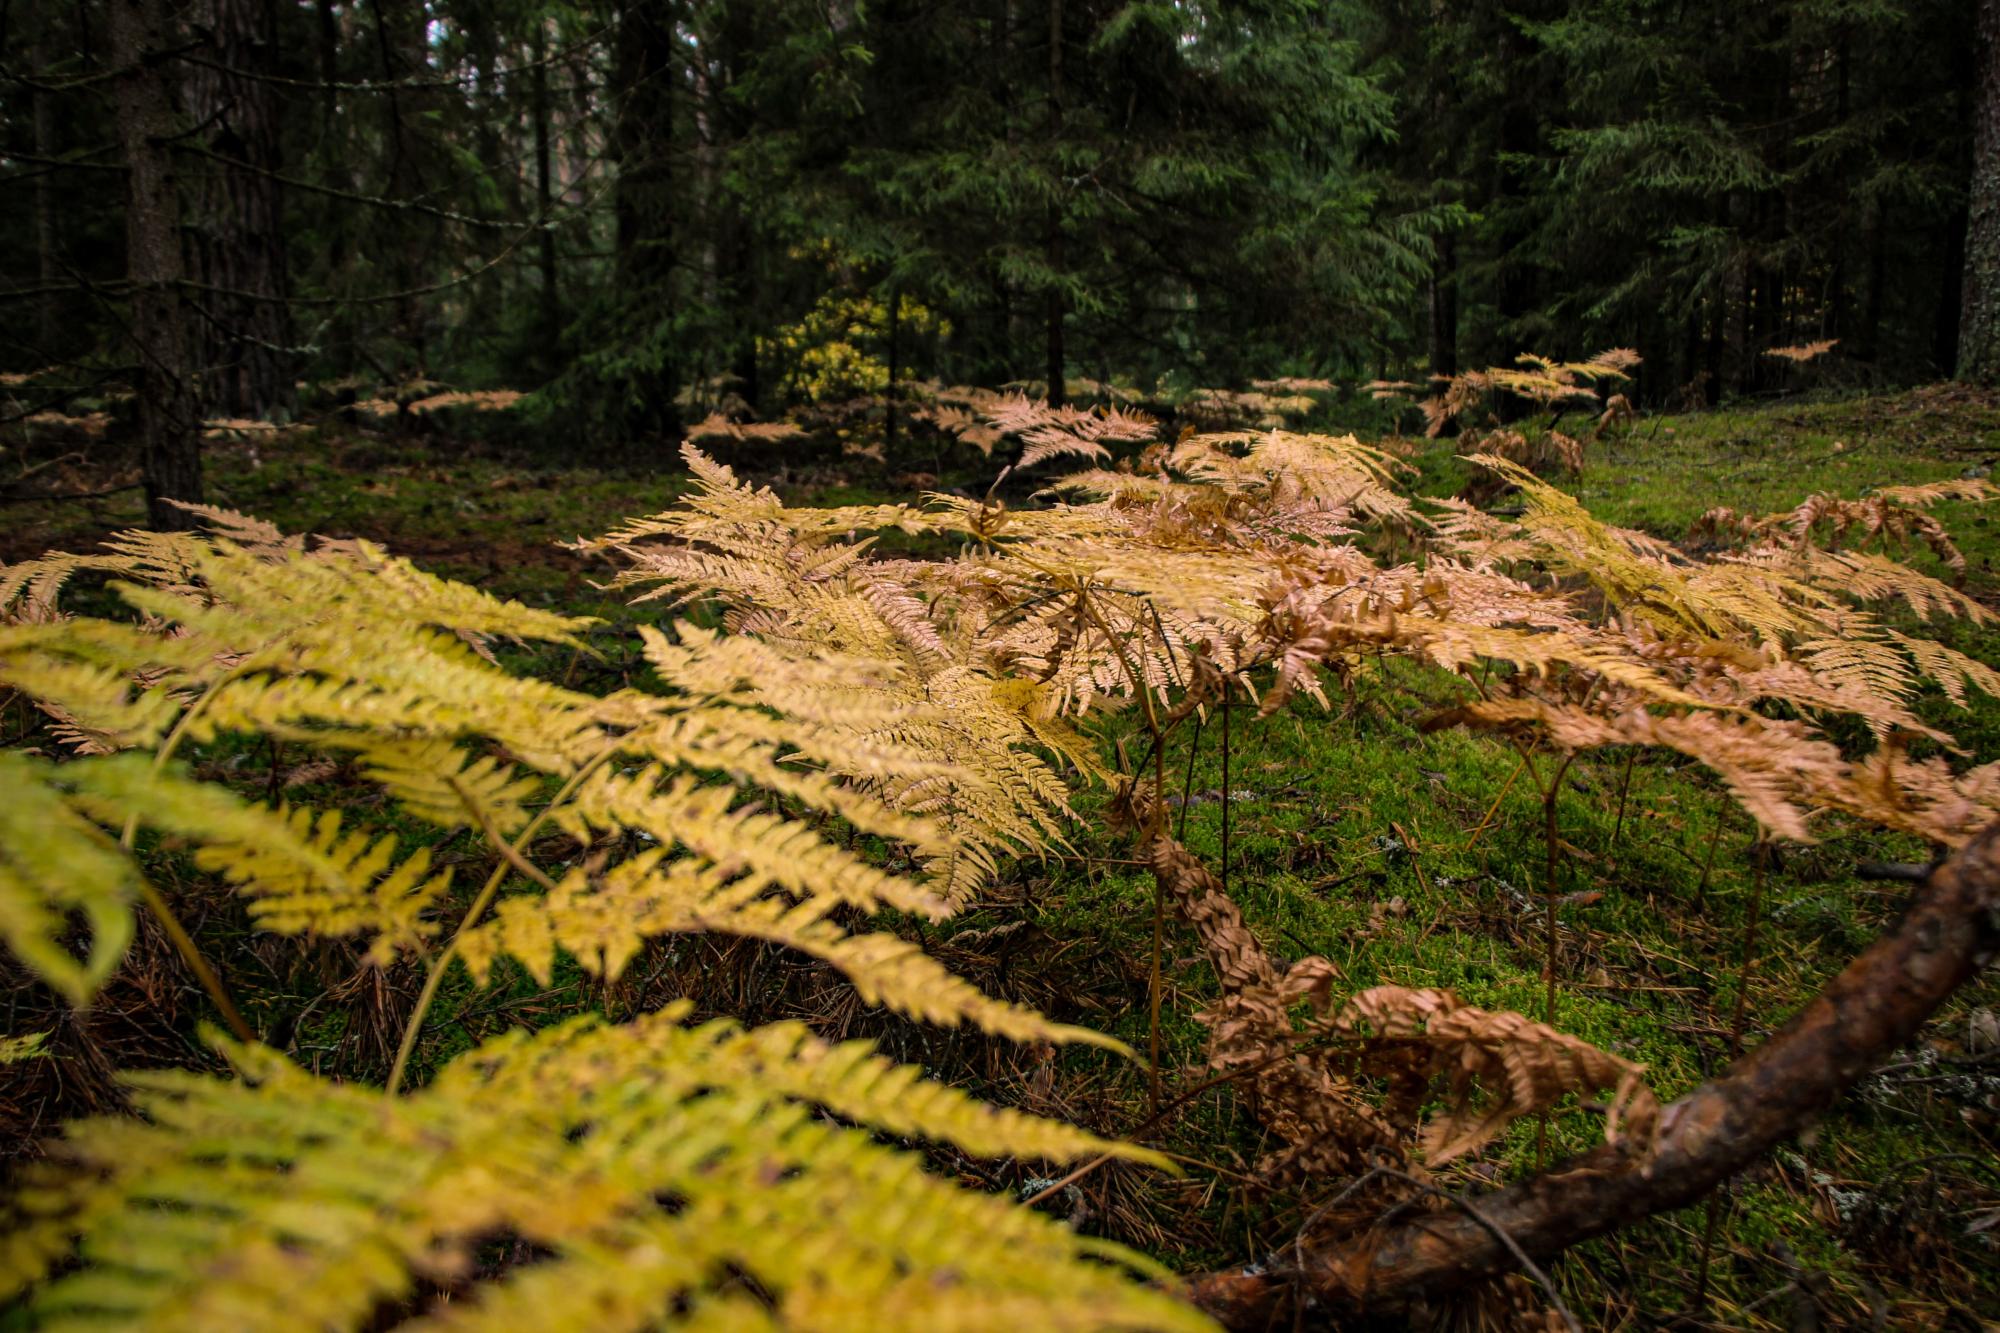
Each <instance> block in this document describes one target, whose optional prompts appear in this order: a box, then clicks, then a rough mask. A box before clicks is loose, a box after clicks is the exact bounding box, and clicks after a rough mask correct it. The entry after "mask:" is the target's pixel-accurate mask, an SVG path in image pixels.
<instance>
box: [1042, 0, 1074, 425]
mask: <svg viewBox="0 0 2000 1333" xmlns="http://www.w3.org/2000/svg"><path fill="white" fill-rule="evenodd" d="M1062 58H1063V0H1049V191H1050V195H1051V198H1050V201H1049V216H1048V245H1047V250H1048V262H1049V289H1048V292H1047V293H1046V294H1045V296H1044V297H1043V300H1044V303H1045V304H1044V315H1045V318H1046V320H1047V349H1046V350H1047V352H1048V381H1049V406H1050V407H1061V406H1062V405H1063V404H1064V403H1065V402H1066V401H1068V398H1069V390H1068V384H1067V379H1068V375H1067V371H1066V370H1065V365H1066V363H1067V360H1068V358H1067V357H1066V356H1064V354H1063V296H1062V288H1061V287H1060V286H1058V285H1057V284H1058V282H1059V280H1060V278H1061V276H1062V267H1063V234H1062V205H1061V204H1060V203H1058V202H1057V201H1056V196H1060V195H1061V193H1062V163H1061V161H1060V160H1059V159H1058V156H1057V154H1058V152H1059V145H1060V144H1061V142H1062V132H1063V68H1062V63H1063V62H1062Z"/></svg>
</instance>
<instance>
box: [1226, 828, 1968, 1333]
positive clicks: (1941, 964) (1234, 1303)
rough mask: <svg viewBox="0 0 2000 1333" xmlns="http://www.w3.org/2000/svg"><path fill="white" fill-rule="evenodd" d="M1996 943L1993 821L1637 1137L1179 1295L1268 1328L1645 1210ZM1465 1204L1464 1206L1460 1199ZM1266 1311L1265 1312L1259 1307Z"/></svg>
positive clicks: (1363, 1302) (1705, 1177) (1863, 1072)
mask: <svg viewBox="0 0 2000 1333" xmlns="http://www.w3.org/2000/svg"><path fill="white" fill-rule="evenodd" d="M1997 950H2000V823H1996V824H1994V825H1992V826H1989V827H1988V828H1987V829H1986V831H1985V832H1983V833H1981V834H1980V835H1979V836H1978V837H1977V838H1975V839H1973V841H1972V842H1971V843H1970V844H1968V845H1967V846H1966V847H1965V848H1964V849H1963V850H1961V851H1960V852H1958V854H1957V855H1955V856H1953V857H1952V858H1951V859H1950V860H1948V861H1946V862H1945V863H1944V864H1943V865H1941V866H1939V867H1938V869H1937V870H1935V871H1934V872H1932V874H1931V876H1930V879H1929V882H1928V883H1927V884H1926V885H1925V886H1924V887H1923V888H1922V889H1921V890H1919V892H1918V894H1917V897H1916V900H1915V901H1914V902H1913V903H1912V904H1911V906H1910V909H1909V911H1908V912H1907V913H1906V914H1905V915H1904V917H1903V919H1902V921H1900V922H1899V923H1898V924H1897V925H1895V926H1894V927H1892V928H1891V929H1890V930H1889V931H1888V932H1887V933H1886V934H1884V935H1883V936H1882V937H1881V938H1880V939H1878V940H1876V941H1875V943H1874V944H1872V945H1870V946H1869V947H1868V949H1867V950H1866V951H1865V952H1863V953H1862V954H1861V956H1860V957H1858V958H1856V959H1855V960H1854V961H1853V962H1851V963H1849V964H1848V965H1847V967H1846V968H1845V969H1844V970H1842V971H1841V973H1840V974H1839V975H1838V976H1836V977H1835V978H1834V979H1833V980H1832V981H1830V982H1828V983H1827V985H1826V988H1825V989H1824V990H1822V991H1821V992H1820V993H1819V995H1818V996H1817V997H1815V998H1814V999H1813V1000H1812V1001H1811V1002H1810V1003H1809V1004H1807V1005H1806V1007H1805V1008H1803V1009H1801V1010H1800V1011H1799V1012H1798V1013H1797V1014H1796V1015H1794V1016H1793V1018H1792V1020H1791V1022H1789V1023H1787V1024H1786V1025H1785V1027H1784V1028H1783V1029H1782V1030H1781V1031H1779V1032H1777V1033H1776V1034H1775V1035H1773V1036H1772V1037H1771V1039H1770V1040H1769V1041H1767V1042H1765V1043H1764V1044H1763V1045H1762V1046H1761V1047H1759V1048H1758V1049H1757V1050H1756V1051H1754V1052H1752V1053H1751V1054H1750V1055H1748V1056H1745V1057H1744V1058H1742V1059H1740V1060H1738V1061H1737V1062H1736V1063H1735V1064H1733V1065H1731V1066H1730V1067H1729V1069H1728V1070H1726V1071H1725V1072H1724V1073H1722V1074H1721V1075H1720V1076H1718V1077H1716V1078H1713V1079H1711V1080H1709V1081H1708V1082H1707V1083H1704V1084H1702V1085H1701V1086H1700V1087H1698V1088H1696V1089H1695V1090H1694V1091H1693V1092H1691V1093H1689V1094H1688V1095H1687V1096H1685V1097H1683V1098H1681V1099H1680V1100H1679V1101H1677V1102H1674V1103H1673V1104H1672V1105H1670V1106H1668V1107H1666V1108H1664V1110H1663V1111H1662V1112H1661V1114H1660V1119H1659V1128H1658V1134H1657V1136H1656V1138H1655V1139H1654V1141H1653V1143H1652V1144H1651V1145H1650V1148H1649V1149H1647V1148H1646V1147H1644V1146H1641V1145H1636V1144H1632V1143H1629V1142H1621V1143H1615V1144H1607V1145H1605V1146H1604V1147H1602V1148H1599V1149H1597V1150H1595V1151H1594V1152H1590V1153H1586V1154H1585V1155H1583V1156H1582V1157H1579V1158H1576V1159H1573V1160H1572V1161H1569V1162H1566V1163H1564V1164H1562V1165H1560V1166H1558V1167H1556V1168H1555V1169H1554V1170H1551V1171H1547V1172H1544V1173H1542V1174H1540V1175H1536V1176H1534V1177H1532V1178H1530V1179H1528V1180H1525V1181H1522V1182H1521V1183H1520V1184H1518V1185H1512V1186H1509V1187H1508V1188H1506V1189H1503V1190H1499V1191H1496V1192H1494V1193H1491V1194H1474V1195H1466V1196H1461V1200H1460V1201H1461V1206H1460V1208H1459V1209H1458V1210H1457V1211H1447V1212H1425V1213H1422V1214H1420V1215H1419V1216H1418V1218H1417V1220H1414V1221H1405V1222H1401V1223H1392V1224H1390V1225H1388V1226H1386V1227H1381V1228H1376V1229H1372V1230H1369V1231H1367V1232H1365V1233H1363V1234H1360V1235H1358V1236H1357V1235H1349V1236H1344V1237H1342V1238H1340V1239H1337V1240H1333V1241H1330V1242H1329V1241H1320V1242H1318V1243H1315V1242H1313V1241H1311V1240H1309V1239H1306V1238H1301V1239H1300V1241H1299V1242H1298V1243H1297V1244H1295V1245H1290V1246H1287V1247H1286V1249H1285V1251H1284V1254H1283V1256H1282V1261H1283V1266H1282V1268H1281V1269H1280V1270H1279V1271H1266V1270H1261V1269H1260V1270H1258V1271H1255V1272H1229V1273H1214V1274H1210V1275H1208V1276H1207V1277H1203V1278H1199V1279H1197V1280H1195V1281H1194V1282H1193V1283H1192V1284H1191V1290H1190V1292H1189V1295H1190V1296H1191V1298H1192V1299H1193V1301H1194V1303H1195V1304H1197V1305H1199V1306H1200V1307H1202V1308H1203V1309H1204V1310H1207V1311H1208V1312H1209V1313H1210V1314H1212V1315H1214V1316H1215V1317H1216V1318H1217V1319H1218V1320H1219V1321H1220V1322H1221V1323H1222V1324H1223V1325H1224V1326H1225V1327H1228V1328H1232V1329H1264V1328H1278V1327H1283V1326H1284V1322H1285V1321H1283V1320H1282V1319H1281V1318H1279V1316H1280V1315H1281V1314H1282V1312H1283V1310H1284V1307H1285V1306H1286V1304H1287V1303H1288V1302H1290V1301H1293V1300H1300V1301H1309V1302H1311V1303H1313V1304H1314V1305H1315V1306H1317V1307H1318V1308H1319V1309H1321V1310H1322V1311H1324V1310H1326V1309H1327V1308H1328V1307H1331V1308H1333V1309H1355V1308H1370V1309H1376V1310H1381V1309H1387V1308H1393V1307H1395V1306H1397V1305H1399V1304H1407V1303H1409V1302H1410V1301H1413V1300H1417V1299H1424V1298H1428V1297H1429V1296H1431V1295H1434V1294H1437V1293H1439V1292H1442V1291H1445V1290H1448V1289H1450V1288H1452V1287H1454V1286H1459V1285H1463V1284H1465V1283H1467V1282H1473V1281H1478V1280H1480V1279H1484V1278H1489V1277H1493V1276H1496V1275H1498V1274H1501V1273H1504V1272H1507V1271H1508V1270H1510V1269H1511V1268H1513V1267H1514V1266H1515V1265H1516V1263H1517V1262H1518V1260H1517V1258H1516V1257H1515V1253H1514V1251H1512V1250H1510V1248H1509V1247H1508V1246H1506V1245H1505V1244H1503V1243H1502V1242H1501V1241H1500V1240H1499V1239H1498V1237H1499V1236H1502V1235H1504V1236H1506V1237H1508V1238H1510V1239H1511V1240H1512V1241H1513V1242H1514V1244H1515V1245H1516V1246H1518V1247H1519V1250H1520V1252H1521V1253H1524V1254H1526V1255H1527V1256H1528V1257H1529V1258H1531V1259H1532V1258H1538V1257H1539V1258H1546V1257H1548V1256H1550V1255H1553V1254H1556V1253H1559V1252H1560V1251H1562V1250H1564V1249H1566V1248H1567V1247H1569V1246H1571V1245H1574V1244H1576V1243H1578V1242H1579V1241H1584V1240H1588V1239H1589V1238H1591V1237H1592V1236H1600V1235H1603V1234H1604V1233H1606V1232H1608V1231H1612V1230H1615V1229H1617V1228H1618V1227H1621V1226H1625V1225H1627V1224H1629V1223H1632V1222H1636V1221H1638V1220H1639V1219H1641V1218H1644V1217H1649V1216H1652V1215H1653V1214H1655V1213H1660V1212H1666V1211H1668V1210H1671V1209H1675V1208H1682V1207H1685V1206H1686V1205H1688V1204H1690V1203H1693V1202H1695V1201H1696V1200H1698V1199H1700V1198H1702V1197H1703V1196H1705V1195H1706V1194H1708V1193H1709V1192H1710V1191H1711V1190H1714V1189H1715V1188H1716V1187H1718V1186H1719V1185H1721V1184H1722V1183H1723V1182H1724V1181H1726V1180H1728V1179H1729V1178H1730V1177H1731V1176H1733V1175H1735V1174H1736V1173H1737V1172H1739V1171H1741V1170H1742V1169H1743V1168H1745V1167H1746V1166H1748V1165H1750V1164H1751V1163H1752V1162H1754V1161H1756V1160H1757V1159H1758V1158H1760V1157H1762V1156H1763V1155H1764V1154H1766V1153H1767V1152H1769V1151H1770V1150H1771V1149H1772V1148H1773V1147H1775V1146H1776V1145H1777V1144H1779V1143H1781V1142H1783V1141H1784V1140H1785V1139H1786V1138H1788V1137H1790V1136H1791V1135H1793V1134H1795V1133H1797V1132H1798V1130H1799V1129H1800V1128H1801V1127H1803V1126H1804V1125H1806V1124H1807V1123H1809V1122H1810V1121H1811V1119H1812V1118H1813V1117H1814V1116H1816V1115H1818V1114H1820V1113H1821V1112H1822V1111H1824V1110H1825V1109H1826V1108H1827V1107H1829V1106H1831V1105H1832V1104H1833V1103H1834V1102H1835V1101H1836V1100H1837V1099H1838V1098H1839V1097H1840V1095H1841V1094H1842V1093H1844V1092H1846V1091H1847V1090H1848V1089H1849V1088H1851V1087H1853V1086H1854V1084H1855V1083H1857V1082H1859V1081H1860V1080H1861V1079H1863V1078H1865V1077H1866V1076H1867V1075H1868V1074H1869V1073H1870V1071H1872V1070H1874V1069H1875V1068H1876V1067H1877V1066H1878V1065H1879V1064H1881V1062H1882V1061H1883V1060H1884V1059H1886V1058H1887V1057H1888V1056H1889V1055H1891V1054H1892V1053H1894V1052H1895V1051H1896V1050H1897V1049H1899V1048H1901V1047H1902V1046H1904V1045H1906V1044H1907V1043H1908V1042H1909V1041H1910V1040H1911V1038H1913V1037H1914V1036H1915V1035H1916V1033H1917V1030H1918V1029H1919V1028H1920V1027H1921V1026H1922V1025H1923V1023H1924V1021H1925V1020H1926V1019H1928V1018H1929V1017H1930V1016H1931V1014H1932V1013H1934V1012H1935V1011H1936V1010H1937V1008H1938V1006H1939V1005H1941V1004H1943V1003H1944V1001H1945V1000H1947V999H1948V998H1950V996H1951V994H1952V993H1953V992H1954V991H1955V990H1957V989H1958V987H1960V986H1961V985H1963V984H1964V983H1966V982H1967V981H1969V980H1971V979H1972V977H1973V976H1974V975H1975V974H1976V973H1977V972H1978V970H1979V969H1980V968H1981V967H1983V966H1985V965H1986V964H1987V963H1989V962H1991V961H1992V959H1993V957H1994V955H1995V952H1996V951H1997ZM1475 1210H1476V1213H1475ZM1274 1321H1275V1322H1274Z"/></svg>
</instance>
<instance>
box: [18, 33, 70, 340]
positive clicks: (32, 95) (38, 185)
mask: <svg viewBox="0 0 2000 1333" xmlns="http://www.w3.org/2000/svg"><path fill="white" fill-rule="evenodd" d="M46 51H47V43H46V41H45V40H41V41H38V43H37V45H36V47H35V48H34V51H33V54H32V55H31V56H30V57H29V59H30V62H31V63H32V64H33V66H34V68H36V69H37V70H40V69H44V68H46V67H47V61H46ZM27 92H28V101H29V105H30V106H31V107H32V108H33V109H32V110H31V111H30V113H29V115H30V118H31V119H32V120H33V122H34V133H35V156H37V157H39V158H41V159H42V160H43V162H44V163H47V162H48V161H49V160H50V159H52V158H54V157H55V156H56V117H55V98H54V97H53V96H52V95H50V93H49V92H47V91H46V90H44V89H39V88H35V87H33V86H30V87H29V88H28V90H27ZM35 263H36V276H37V278H38V279H39V280H40V282H41V285H42V287H43V289H44V290H43V293H42V296H41V298H40V299H39V300H37V301H36V303H35V315H36V321H35V322H36V325H37V328H36V334H37V342H38V347H37V350H38V351H39V353H40V354H41V355H42V356H44V357H49V358H53V357H55V356H56V355H58V353H59V350H61V345H62V344H65V343H66V342H67V340H66V339H64V338H62V336H61V334H62V329H61V325H60V312H61V304H60V302H59V301H58V300H57V297H56V293H55V292H53V291H50V290H48V289H49V288H53V287H55V286H56V285H57V284H59V283H60V282H61V281H62V274H61V271H60V266H59V265H58V264H57V263H56V206H55V173H54V172H53V171H51V170H49V168H48V167H47V166H46V165H44V166H43V167H42V168H41V170H39V171H37V172H36V173H35Z"/></svg>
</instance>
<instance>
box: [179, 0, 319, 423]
mask: <svg viewBox="0 0 2000 1333" xmlns="http://www.w3.org/2000/svg"><path fill="white" fill-rule="evenodd" d="M208 20H209V23H208V27H209V34H210V36H209V49H208V51H207V52H205V54H206V55H207V56H208V57H209V62H210V63H207V64H201V65H190V66H188V67H187V68H188V70H189V71H190V72H189V74H188V93H189V103H190V106H191V107H192V109H193V113H194V118H195V119H196V121H197V122H199V123H201V124H204V125H207V126H209V127H210V128H209V130H208V133H207V135H206V144H205V146H206V148H207V150H208V152H209V153H211V154H213V155H214V157H213V159H211V160H210V161H209V162H208V164H207V170H206V171H205V172H204V173H203V175H202V176H201V178H200V184H199V186H198V188H197V189H196V191H195V193H194V204H193V214H194V216H193V218H192V220H191V225H190V226H189V228H188V235H189V241H190V259H191V267H192V269H193V272H194V275H195V277H196V278H197V279H198V280H199V281H200V283H201V284H202V287H203V288H204V290H203V292H202V294H201V297H200V302H201V307H202V311H203V312H204V315H203V318H202V319H201V321H200V323H199V324H198V325H197V328H198V330H199V333H200V336H199V338H198V339H197V340H196V347H195V351H196V354H197V355H198V357H199V359H200V363H201V365H202V366H203V368H204V374H205V377H206V379H207V382H208V392H207V395H206V396H207V398H208V400H209V402H210V404H211V406H212V407H213V408H214V409H215V410H216V411H217V412H218V413H220V414H221V415H223V416H226V417H258V418H262V417H271V416H287V415H289V414H290V412H291V409H292V405H293V401H294V392H293V378H294V371H293V367H292V355H291V353H290V351H289V350H288V349H289V347H290V346H291V341H292V338H291V318H290V309H289V307H288V306H287V304H286V300H287V297H288V296H289V294H290V284H289V282H288V280H287V273H286V257H285V224H284V199H283V195H282V193H281V188H280V185H279V182H278V180H277V175H276V173H277V171H278V169H279V165H280V162H279V149H278V108H277V104H276V99H275V98H274V97H273V96H272V93H273V88H272V85H271V84H270V83H268V82H267V81H265V80H264V79H262V78H259V77H258V75H260V74H264V73H267V72H269V71H270V70H271V69H272V67H273V66H274V65H275V64H276V63H277V11H276V8H275V6H274V5H273V4H272V3H271V0H211V3H210V6H209V14H208ZM217 66H226V67H227V69H218V68H216V67H217ZM231 71H241V72H240V73H235V72H231ZM215 159H221V160H215Z"/></svg>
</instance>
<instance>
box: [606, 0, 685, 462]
mask: <svg viewBox="0 0 2000 1333" xmlns="http://www.w3.org/2000/svg"><path fill="white" fill-rule="evenodd" d="M617 67H618V68H617V87H618V90H619V93H620V98H619V102H618V121H617V124H616V126H615V127H614V132H613V137H614V141H615V148H616V151H617V154H618V182H617V186H616V188H615V190H614V192H613V199H612V212H613V214H614V215H615V219H616V223H617V232H616V247H617V260H616V270H617V278H618V291H619V295H620V298H621V299H622V300H624V301H626V302H628V303H633V304H634V305H635V306H637V307H640V308H648V309H651V310H655V311H661V312H665V311H668V310H670V309H672V279H673V272H674V259H675V255H674V225H673V223H674V193H673V192H674V179H673V157H672V153H673V128H674V126H673V110H674V98H673V92H674V72H673V69H674V11H673V7H672V6H666V5H647V4H639V5H633V6H631V7H630V8H628V9H626V10H625V12H624V14H623V16H622V17H620V19H619V20H618V47H617ZM677 380H678V376H677V374H676V367H675V365H674V359H673V352H672V350H671V349H669V350H668V352H667V353H666V359H665V361H664V362H663V364H662V365H661V367H660V370H659V373H658V375H657V376H656V378H655V381H654V383H653V384H652V385H651V386H650V388H649V390H648V392H647V393H646V394H645V396H644V401H643V402H642V403H640V404H639V405H638V408H637V410H636V413H635V417H634V420H633V422H632V425H633V426H634V427H635V428H637V429H639V430H641V431H648V432H656V433H658V434H661V435H665V436H667V437H669V438H673V437H677V436H679V434H680V411H679V408H678V407H677V406H676V404H675V401H674V399H675V394H676V392H677V391H678V389H679V387H680V386H679V384H678V382H677Z"/></svg>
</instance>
